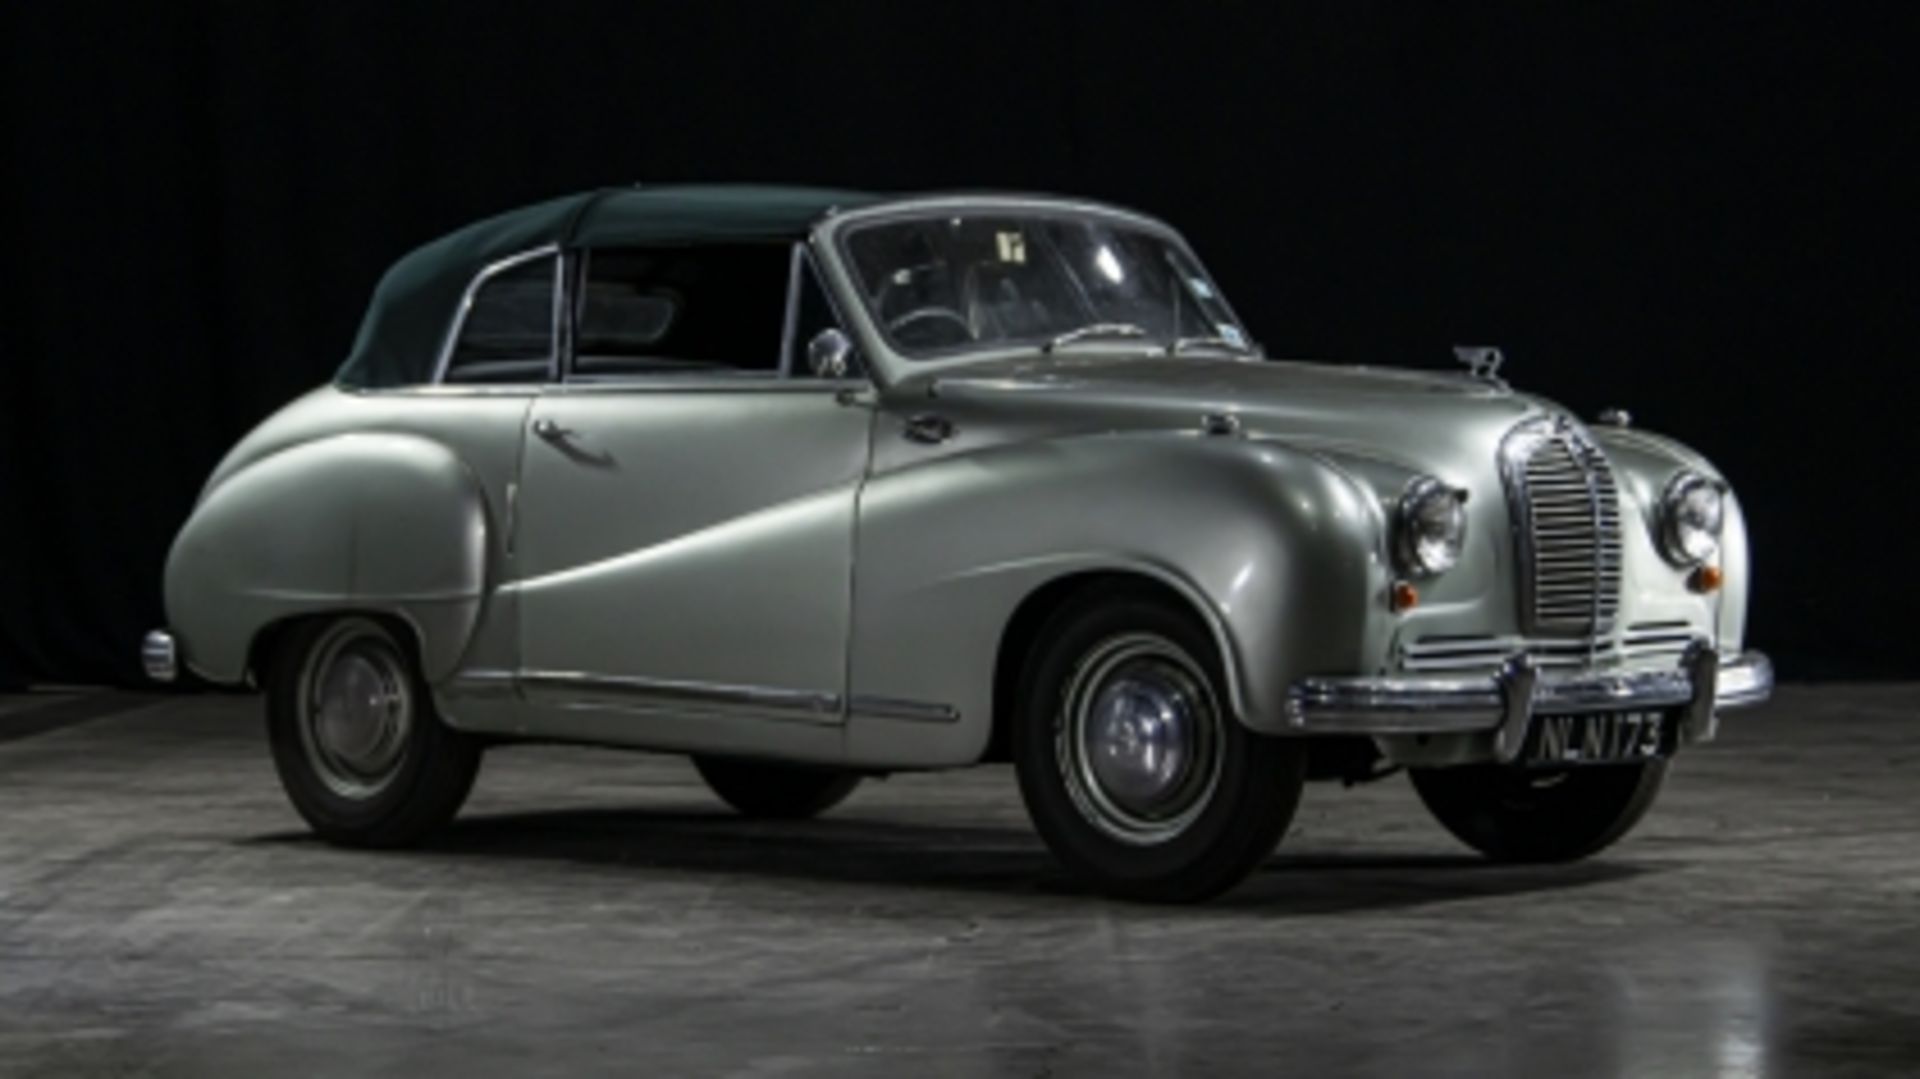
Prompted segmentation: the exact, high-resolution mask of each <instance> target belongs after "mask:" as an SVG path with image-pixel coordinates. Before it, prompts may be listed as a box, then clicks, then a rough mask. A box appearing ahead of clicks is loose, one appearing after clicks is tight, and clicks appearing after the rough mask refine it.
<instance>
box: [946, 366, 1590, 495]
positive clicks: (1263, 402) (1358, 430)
mask: <svg viewBox="0 0 1920 1079" xmlns="http://www.w3.org/2000/svg"><path fill="white" fill-rule="evenodd" d="M932 390H933V393H934V394H935V395H936V396H938V397H943V398H947V397H953V398H975V397H982V398H999V399H1000V400H1001V401H1002V402H1005V403H1012V402H1015V401H1017V402H1020V403H1021V404H1024V405H1027V406H1030V407H1035V408H1038V409H1040V410H1041V411H1043V412H1046V413H1051V414H1054V415H1055V416H1057V417H1058V419H1059V420H1060V421H1062V422H1065V423H1067V424H1068V425H1070V426H1075V427H1078V426H1081V423H1075V422H1073V420H1075V419H1078V420H1080V421H1082V422H1085V421H1087V420H1089V419H1091V420H1093V422H1095V423H1097V424H1098V425H1100V426H1110V427H1134V426H1156V427H1159V426H1170V427H1175V428H1183V429H1192V430H1198V429H1200V427H1201V423H1202V419H1203V417H1206V416H1211V415H1224V416H1230V417H1233V419H1234V420H1235V421H1237V423H1238V425H1239V430H1240V432H1241V433H1242V434H1244V435H1245V436H1246V437H1249V438H1258V439H1270V440H1277V441H1283V442H1286V443H1288V444H1289V445H1292V446H1295V447H1297V448H1301V449H1308V450H1314V451H1318V452H1321V453H1325V454H1328V455H1331V456H1334V457H1337V458H1340V459H1343V460H1350V461H1354V462H1369V463H1373V464H1380V465H1388V466H1392V467H1395V468H1398V469H1402V470H1406V471H1418V472H1428V473H1433V474H1435V475H1438V476H1439V477H1440V478H1442V479H1446V480H1449V481H1450V482H1455V483H1459V484H1460V485H1462V486H1472V487H1478V486H1480V483H1479V482H1475V481H1478V480H1483V479H1485V478H1487V477H1490V476H1491V475H1492V473H1493V469H1494V467H1495V464H1494V461H1495V454H1496V451H1497V450H1498V447H1499V443H1500V439H1501V438H1502V437H1504V435H1505V434H1506V432H1507V431H1509V430H1511V429H1512V427H1513V425H1514V424H1515V423H1517V422H1519V421H1520V420H1521V419H1523V418H1524V417H1526V416H1527V415H1528V414H1530V413H1533V412H1538V411H1540V410H1542V409H1543V408H1551V407H1554V406H1552V405H1550V404H1547V403H1545V402H1542V401H1540V400H1538V399H1536V398H1532V397H1529V396H1527V395H1524V394H1518V393H1515V392H1513V391H1512V390H1509V389H1507V388H1505V387H1504V386H1500V385H1496V384H1494V383H1490V382H1485V381H1481V380H1477V379H1473V378H1469V377H1466V376H1464V375H1455V374H1451V373H1444V372H1421V371H1412V370H1405V369H1396V368H1382V367H1355V366H1338V365H1333V364H1317V363H1298V362H1287V361H1247V360H1225V359H1212V358H1202V357H1195V356H1181V357H1141V356H1140V355H1138V354H1137V353H1135V354H1133V355H1131V356H1126V355H1112V354H1108V355H1085V356H1073V357H1065V358H1053V359H1047V360H1027V361H1008V362H1004V363H996V364H992V365H984V366H981V367H970V368H966V369H964V370H962V371H959V372H954V373H950V374H943V375H941V376H939V377H938V378H937V381H936V382H935V384H934V386H933V387H932Z"/></svg>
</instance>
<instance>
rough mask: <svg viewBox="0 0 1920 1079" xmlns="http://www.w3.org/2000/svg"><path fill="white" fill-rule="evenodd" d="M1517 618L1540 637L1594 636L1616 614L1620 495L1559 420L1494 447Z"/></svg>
mask: <svg viewBox="0 0 1920 1079" xmlns="http://www.w3.org/2000/svg"><path fill="white" fill-rule="evenodd" d="M1500 477H1501V480H1502V482H1503V483H1504V484H1505V486H1506V492H1507V505H1508V506H1509V507H1510V510H1511V512H1512V514H1513V531H1514V541H1515V548H1516V550H1517V553H1518V555H1519V565H1520V595H1521V614H1522V617H1523V621H1525V623H1526V624H1527V627H1528V630H1529V631H1530V632H1532V633H1535V634H1539V635H1543V636H1600V635H1603V634H1606V633H1609V632H1611V630H1612V628H1613V622H1614V618H1615V616H1616V615H1617V614H1618V613H1619V610H1620V491H1619V487H1618V485H1617V484H1616V483H1615V481H1614V476H1613V466H1612V465H1611V464H1609V463H1608V461H1607V455H1606V453H1605V452H1604V451H1603V450H1601V448H1600V447H1599V445H1598V444H1597V443H1595V442H1594V441H1593V439H1592V437H1591V436H1589V435H1588V434H1587V433H1586V431H1585V430H1583V429H1582V428H1581V427H1580V425H1579V424H1577V423H1575V422H1574V421H1573V420H1572V418H1571V417H1568V416H1564V415H1550V416H1541V417H1538V418H1536V419H1532V420H1528V421H1526V422H1525V423H1522V424H1520V425H1519V426H1518V427H1515V428H1514V429H1513V430H1512V431H1511V432H1509V433H1508V434H1507V437H1506V439H1505V440H1504V441H1503V442H1502V443H1501V446H1500Z"/></svg>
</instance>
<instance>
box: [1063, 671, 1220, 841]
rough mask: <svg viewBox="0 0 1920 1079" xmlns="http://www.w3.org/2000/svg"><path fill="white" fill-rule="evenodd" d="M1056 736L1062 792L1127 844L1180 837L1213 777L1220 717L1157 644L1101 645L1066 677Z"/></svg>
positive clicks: (1194, 674) (1198, 681)
mask: <svg viewBox="0 0 1920 1079" xmlns="http://www.w3.org/2000/svg"><path fill="white" fill-rule="evenodd" d="M1064 703H1065V707H1064V708H1063V709H1062V714H1061V717H1060V722H1059V723H1058V725H1057V728H1056V752H1057V755H1058V759H1059V762H1060V769H1061V774H1062V777H1063V778H1064V779H1065V780H1066V785H1067V792H1068V794H1069V795H1071V796H1072V798H1073V802H1074V805H1075V807H1076V808H1078V809H1079V811H1080V814H1081V816H1083V817H1084V818H1086V820H1087V822H1088V823H1090V824H1092V825H1093V826H1094V827H1096V828H1099V829H1100V830H1101V831H1102V832H1105V833H1106V834H1107V835H1109V836H1112V837H1113V838H1115V839H1118V840H1120V841H1122V842H1125V843H1132V844H1136V845H1142V846H1144V845H1149V844H1153V843H1161V842H1165V841H1166V840H1168V839H1171V838H1173V837H1174V836H1176V835H1179V834H1180V833H1181V832H1182V831H1184V830H1186V828H1187V827H1188V826H1189V825H1191V824H1192V823H1193V821H1194V820H1195V818H1197V817H1199V816H1200V814H1201V813H1202V812H1204V811H1205V809H1206V807H1207V803H1208V801H1209V800H1210V799H1211V797H1212V795H1213V790H1214V788H1215V786H1217V785H1218V783H1219V779H1220V740H1221V728H1220V710H1219V708H1218V706H1217V704H1216V702H1215V701H1214V698H1213V692H1212V690H1211V689H1210V688H1209V686H1208V684H1207V680H1206V677H1205V676H1204V675H1203V674H1202V673H1201V671H1200V668H1199V665H1198V664H1197V663H1195V662H1194V660H1193V658H1192V657H1191V656H1189V655H1187V653H1186V652H1185V651H1183V650H1182V649H1181V648H1180V647H1179V646H1177V645H1175V644H1174V643H1173V642H1171V641H1169V640H1167V639H1166V638H1164V637H1159V636H1155V635H1152V634H1133V635H1128V636H1124V637H1116V638H1113V639H1111V640H1108V641H1105V642H1102V643H1101V644H1100V646H1099V647H1097V648H1095V649H1093V650H1092V651H1091V652H1090V653H1089V654H1088V655H1087V658H1086V659H1085V660H1083V661H1082V662H1081V664H1080V666H1079V667H1078V668H1077V669H1076V670H1075V671H1074V674H1073V677H1072V679H1071V680H1070V681H1069V683H1068V685H1067V692H1066V696H1065V702H1064Z"/></svg>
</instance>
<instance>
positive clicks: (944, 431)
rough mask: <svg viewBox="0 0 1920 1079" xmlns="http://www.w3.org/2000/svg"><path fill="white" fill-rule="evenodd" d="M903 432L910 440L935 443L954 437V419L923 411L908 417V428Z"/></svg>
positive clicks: (929, 443)
mask: <svg viewBox="0 0 1920 1079" xmlns="http://www.w3.org/2000/svg"><path fill="white" fill-rule="evenodd" d="M901 433H902V434H904V435H906V436H907V439H908V440H909V441H912V442H924V443H926V444H928V445H933V444H935V443H940V442H945V441H946V440H947V439H949V438H952V437H953V435H954V427H953V421H952V420H950V419H947V418H946V417H945V416H935V415H934V414H932V413H930V412H923V413H921V414H920V415H918V416H909V417H907V426H906V429H905V430H904V431H902V432H901Z"/></svg>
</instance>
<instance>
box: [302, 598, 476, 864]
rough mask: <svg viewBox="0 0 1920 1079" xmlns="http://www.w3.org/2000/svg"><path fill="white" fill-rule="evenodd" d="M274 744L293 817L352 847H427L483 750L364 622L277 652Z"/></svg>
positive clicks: (396, 643) (354, 618)
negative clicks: (439, 709) (437, 707)
mask: <svg viewBox="0 0 1920 1079" xmlns="http://www.w3.org/2000/svg"><path fill="white" fill-rule="evenodd" d="M267 738H268V742H269V743H270V744H271V746H272V749H273V763H274V767H275V768H276V770H278V772H279V773H280V783H281V785H282V786H284V787H285V788H286V791H287V797H288V798H289V799H290V800H291V801H292V802H293V807H294V808H295V809H296V810H298V811H299V813H300V815H301V817H303V818H305V819H306V822H307V824H308V825H309V826H311V827H312V828H313V830H314V831H315V832H317V833H318V834H319V835H321V836H322V837H323V838H325V839H327V840H330V841H332V842H335V843H341V844H346V845H350V846H363V847H398V846H406V845H408V844H412V843H415V842H418V841H419V840H420V839H421V838H422V837H423V836H425V835H426V834H427V833H429V832H431V831H433V830H434V829H436V828H438V827H440V826H441V825H443V824H445V823H446V822H447V821H449V820H451V819H452V818H453V815H454V814H455V813H457V812H458V811H459V809H460V806H461V803H463V802H465V801H466V798H467V792H468V791H470V790H471V789H472V788H473V779H474V775H475V774H476V773H477V772H478V771H479V769H480V744H479V743H478V742H477V741H476V740H474V739H473V738H471V737H469V736H467V735H464V734H461V733H460V732H458V731H456V730H454V729H452V728H451V727H448V726H447V725H446V724H445V723H444V722H442V721H441V719H440V717H439V715H438V714H437V713H436V712H435V711H434V707H433V695H432V694H431V693H430V692H429V691H428V689H427V685H426V682H425V681H424V680H423V679H422V678H421V676H420V669H419V663H418V662H417V661H416V660H415V658H414V653H413V649H412V648H411V647H410V646H409V643H408V642H407V641H406V640H405V639H403V638H402V637H401V636H399V635H398V634H396V633H395V632H394V631H393V630H392V629H391V628H389V627H388V626H387V625H386V624H385V623H383V622H381V621H379V620H376V619H373V618H369V617H366V616H364V615H349V616H345V617H339V618H324V619H313V620H311V621H308V622H304V623H302V624H300V625H298V626H295V627H293V629H292V630H290V631H289V632H288V634H287V635H286V637H285V638H284V639H283V640H282V641H281V642H280V645H279V647H278V648H277V649H276V651H275V654H274V656H273V658H272V660H271V663H270V665H269V669H268V678H267Z"/></svg>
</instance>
